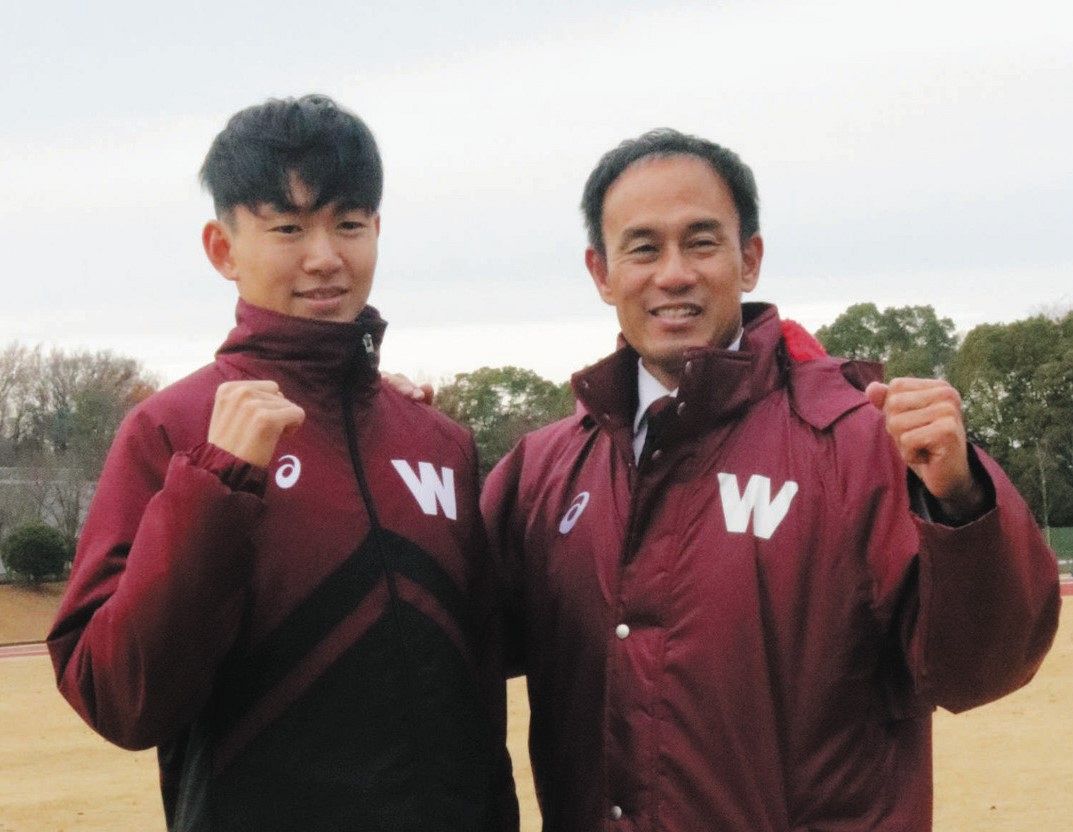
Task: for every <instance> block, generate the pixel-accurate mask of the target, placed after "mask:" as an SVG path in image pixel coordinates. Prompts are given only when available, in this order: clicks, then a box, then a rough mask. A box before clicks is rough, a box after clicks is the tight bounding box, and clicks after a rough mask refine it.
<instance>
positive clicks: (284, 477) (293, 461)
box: [276, 454, 302, 489]
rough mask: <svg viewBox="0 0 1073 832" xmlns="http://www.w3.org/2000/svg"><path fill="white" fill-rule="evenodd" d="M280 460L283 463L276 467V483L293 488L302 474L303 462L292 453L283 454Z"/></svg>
mask: <svg viewBox="0 0 1073 832" xmlns="http://www.w3.org/2000/svg"><path fill="white" fill-rule="evenodd" d="M279 461H280V462H282V463H283V464H282V465H280V466H279V468H277V469H276V485H278V486H279V487H280V488H284V489H286V488H292V487H293V486H294V484H295V483H296V482H298V478H299V477H300V476H301V475H302V462H301V460H299V459H298V457H296V456H294V455H292V454H287V455H286V456H281V457H280V458H279Z"/></svg>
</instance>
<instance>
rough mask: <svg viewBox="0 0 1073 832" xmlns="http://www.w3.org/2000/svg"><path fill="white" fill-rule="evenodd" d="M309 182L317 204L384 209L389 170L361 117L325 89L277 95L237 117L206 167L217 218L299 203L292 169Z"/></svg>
mask: <svg viewBox="0 0 1073 832" xmlns="http://www.w3.org/2000/svg"><path fill="white" fill-rule="evenodd" d="M292 174H293V175H295V176H297V177H298V179H299V180H301V182H302V183H303V184H304V185H305V186H306V187H308V188H309V189H310V191H311V192H312V196H313V204H312V205H311V206H308V207H310V208H312V209H314V210H316V209H319V208H322V207H324V206H325V205H328V204H330V203H333V202H335V203H339V206H340V207H341V208H343V209H344V210H350V209H355V208H357V209H361V210H364V211H368V212H369V213H374V212H376V211H377V210H379V208H380V197H381V194H382V192H383V187H384V170H383V166H382V165H381V163H380V151H379V150H378V149H377V147H376V139H375V138H373V134H372V132H371V131H370V130H369V128H368V127H367V126H366V125H365V122H363V121H362V120H361V119H360V118H358V117H357V116H356V115H354V114H353V113H350V112H348V111H346V110H344V109H343V108H342V107H340V106H339V105H337V104H336V103H335V102H334V101H332V99H330V98H329V97H328V96H326V95H303V96H302V97H301V98H283V99H277V98H272V99H269V100H268V101H266V102H264V103H263V104H257V105H254V106H253V107H247V108H246V109H244V110H240V111H239V112H237V113H235V114H234V115H233V116H231V119H230V120H229V121H228V122H227V126H226V127H225V128H224V129H223V130H222V131H221V132H220V134H219V135H218V136H217V137H216V138H215V140H213V143H212V146H211V147H210V148H209V152H208V155H206V156H205V162H204V164H202V166H201V184H202V185H204V186H205V188H206V189H207V190H208V192H209V193H210V194H211V195H212V201H213V204H214V205H215V207H216V215H217V216H218V217H226V216H228V215H229V214H230V213H231V211H232V210H233V209H234V208H235V207H236V206H239V205H244V206H246V207H247V208H249V209H251V210H256V208H257V206H259V205H266V204H267V205H272V206H273V207H275V208H277V209H279V210H282V211H287V210H293V209H294V208H295V207H296V206H295V205H294V202H293V199H292V195H291V176H292Z"/></svg>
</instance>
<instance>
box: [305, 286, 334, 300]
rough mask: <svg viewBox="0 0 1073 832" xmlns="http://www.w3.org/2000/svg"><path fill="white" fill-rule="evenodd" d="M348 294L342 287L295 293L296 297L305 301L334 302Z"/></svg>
mask: <svg viewBox="0 0 1073 832" xmlns="http://www.w3.org/2000/svg"><path fill="white" fill-rule="evenodd" d="M345 294H346V289H344V288H342V287H341V286H322V287H320V288H317V289H306V290H305V291H303V292H295V293H294V295H295V297H299V298H303V299H304V300H332V299H333V298H337V297H339V296H341V295H345Z"/></svg>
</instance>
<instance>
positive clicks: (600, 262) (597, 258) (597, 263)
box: [585, 246, 615, 306]
mask: <svg viewBox="0 0 1073 832" xmlns="http://www.w3.org/2000/svg"><path fill="white" fill-rule="evenodd" d="M585 268H587V269H588V270H589V274H591V275H592V282H593V283H595V284H596V291H597V292H599V293H600V297H601V298H603V301H604V303H607V304H610V305H611V306H614V305H615V299H614V295H613V293H612V292H611V285H610V284H609V283H608V281H607V258H606V257H604V255H602V254H600V252H598V251H597V250H596V249H594V248H593V247H592V246H589V247H588V248H587V249H585Z"/></svg>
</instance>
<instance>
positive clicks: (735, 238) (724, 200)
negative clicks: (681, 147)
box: [585, 155, 764, 389]
mask: <svg viewBox="0 0 1073 832" xmlns="http://www.w3.org/2000/svg"><path fill="white" fill-rule="evenodd" d="M603 233H604V241H605V246H606V249H607V251H606V254H601V253H600V252H598V251H596V250H595V249H593V248H590V249H588V250H587V251H586V252H585V264H586V266H588V269H589V273H590V274H591V275H592V278H593V281H594V282H595V283H596V288H597V290H598V291H599V292H600V297H602V298H603V299H604V301H605V302H606V303H609V304H611V305H612V306H614V307H615V309H616V311H617V312H618V320H619V326H620V327H621V328H622V334H623V336H624V337H625V339H626V341H627V342H628V343H629V344H630V346H632V347H633V348H634V349H635V350H637V352H638V353H639V354H640V356H641V360H642V361H643V363H644V365H645V367H646V368H647V369H648V371H649V372H650V373H652V375H654V376H655V377H656V378H657V379H659V381H660V382H661V383H662V384H663V385H664V386H666V387H667V388H669V389H673V388H675V387H677V386H678V383H679V380H680V376H681V372H682V368H683V366H684V364H685V358H684V354H685V351H686V350H687V349H689V348H691V347H706V346H718V347H725V346H727V345H729V344H730V343H731V341H733V340H734V338H735V336H736V335H737V333H738V330H739V329H740V327H741V296H742V293H743V292H750V291H752V289H753V287H754V286H756V282H757V279H758V278H759V275H760V261H761V259H762V257H763V252H764V246H763V241H762V240H761V238H760V236H759V235H754V236H753V237H751V238H750V239H749V240H747V241H746V242H745V243H744V244H742V243H741V241H740V235H739V226H738V212H737V209H736V208H735V207H734V199H733V197H732V196H731V193H730V189H729V188H728V187H727V185H726V183H725V182H724V181H723V179H722V178H721V177H720V176H719V175H718V174H716V173H715V171H714V170H713V169H712V167H711V166H710V165H709V164H708V163H707V162H705V161H704V160H702V159H699V158H697V157H695V156H686V155H676V156H669V157H647V158H644V159H641V160H639V161H637V162H635V163H634V164H632V165H631V166H630V167H628V168H627V169H626V170H625V172H624V173H623V174H622V175H621V176H620V177H619V178H618V179H616V180H615V182H614V183H613V184H612V185H611V187H610V188H609V189H608V191H607V195H606V196H605V197H604V211H603Z"/></svg>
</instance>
